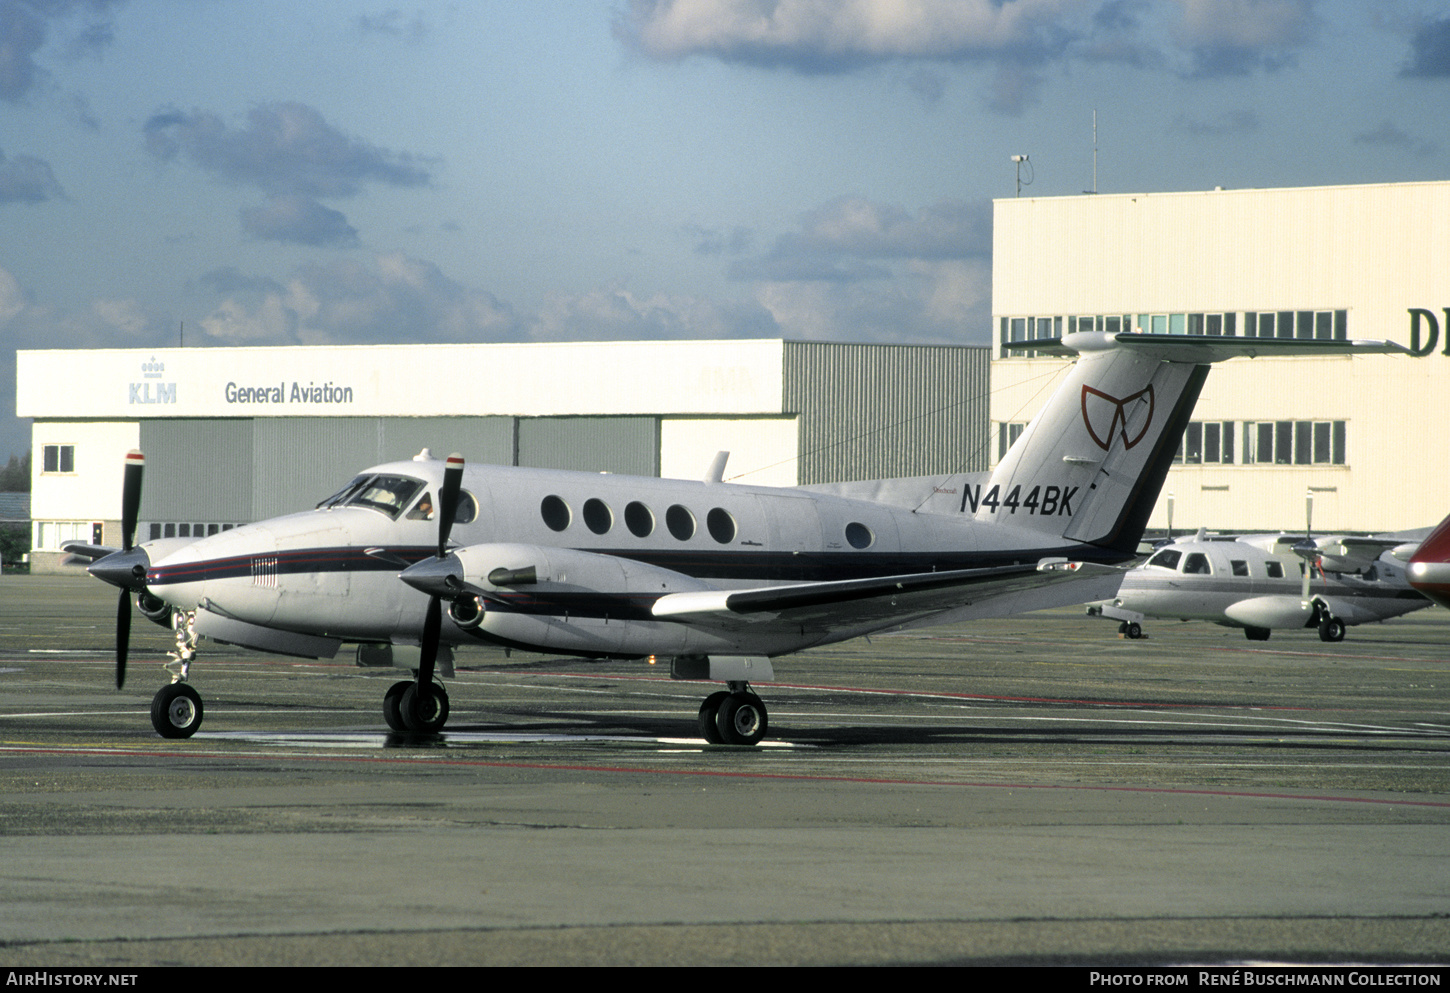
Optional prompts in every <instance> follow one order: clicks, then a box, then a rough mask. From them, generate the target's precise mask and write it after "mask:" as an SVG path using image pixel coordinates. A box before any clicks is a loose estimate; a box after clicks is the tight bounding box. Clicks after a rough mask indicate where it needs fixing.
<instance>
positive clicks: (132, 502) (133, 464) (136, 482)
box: [121, 448, 146, 552]
mask: <svg viewBox="0 0 1450 993" xmlns="http://www.w3.org/2000/svg"><path fill="white" fill-rule="evenodd" d="M145 472H146V456H145V455H143V454H141V452H140V450H139V449H134V448H133V449H132V450H131V451H129V452H127V453H126V468H125V471H124V475H123V476H122V477H121V551H123V552H128V551H130V550H131V546H132V545H133V544H135V542H136V517H137V515H138V514H139V513H140V512H141V477H142V476H143V475H144V474H145Z"/></svg>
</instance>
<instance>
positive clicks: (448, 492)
mask: <svg viewBox="0 0 1450 993" xmlns="http://www.w3.org/2000/svg"><path fill="white" fill-rule="evenodd" d="M462 486H463V456H462V455H460V454H458V453H457V452H454V453H453V454H452V455H450V456H448V462H447V463H446V464H445V465H444V468H443V487H442V489H440V490H439V491H438V557H439V558H440V559H441V558H442V557H443V556H444V555H445V554H447V550H448V534H449V532H451V531H452V530H453V519H454V517H456V516H457V515H458V491H459V489H460V488H461V487H462Z"/></svg>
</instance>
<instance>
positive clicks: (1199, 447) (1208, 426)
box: [1173, 421, 1234, 465]
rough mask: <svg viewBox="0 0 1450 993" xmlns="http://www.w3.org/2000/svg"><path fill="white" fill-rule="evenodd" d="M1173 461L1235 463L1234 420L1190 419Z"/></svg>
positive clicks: (1193, 463)
mask: <svg viewBox="0 0 1450 993" xmlns="http://www.w3.org/2000/svg"><path fill="white" fill-rule="evenodd" d="M1173 461H1174V462H1176V463H1178V464H1179V465H1205V464H1207V465H1233V463H1234V422H1233V421H1190V422H1189V423H1188V429H1187V430H1185V431H1184V432H1183V440H1182V442H1180V443H1179V445H1178V454H1177V455H1175V456H1174V458H1173Z"/></svg>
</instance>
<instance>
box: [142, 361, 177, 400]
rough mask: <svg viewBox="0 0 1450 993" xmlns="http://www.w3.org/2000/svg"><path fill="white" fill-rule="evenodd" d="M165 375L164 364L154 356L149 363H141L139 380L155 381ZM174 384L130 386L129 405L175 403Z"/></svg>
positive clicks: (146, 383) (145, 383) (155, 383)
mask: <svg viewBox="0 0 1450 993" xmlns="http://www.w3.org/2000/svg"><path fill="white" fill-rule="evenodd" d="M164 375H166V363H165V362H160V361H158V360H157V359H156V356H154V355H153V356H152V357H151V359H150V361H148V362H142V363H141V378H142V379H145V380H157V379H160V378H161V377H162V376H164ZM175 402H176V384H175V383H157V382H144V383H132V384H131V403H175Z"/></svg>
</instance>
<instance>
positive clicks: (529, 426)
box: [16, 339, 988, 571]
mask: <svg viewBox="0 0 1450 993" xmlns="http://www.w3.org/2000/svg"><path fill="white" fill-rule="evenodd" d="M987 367H988V350H987V349H986V348H981V347H975V348H969V347H947V346H895V345H892V346H886V345H850V344H838V343H818V342H787V341H781V340H774V339H771V340H747V341H651V342H567V343H540V344H460V345H360V346H319V347H262V348H255V347H254V348H168V349H155V350H142V349H115V350H108V349H92V350H53V351H48V350H35V351H21V352H18V353H17V356H16V369H17V392H16V397H17V399H16V412H17V414H18V415H19V416H21V417H30V418H34V424H33V427H32V444H33V452H34V456H33V458H32V480H31V483H32V500H31V517H32V544H33V547H34V551H33V552H32V554H31V564H32V569H33V570H34V571H47V570H48V569H52V568H55V567H57V566H58V565H59V564H60V561H61V559H62V555H61V553H60V551H59V548H60V544H61V542H63V541H67V540H71V539H79V540H83V541H91V542H95V543H98V544H108V545H119V544H120V540H121V539H120V531H119V517H120V494H121V477H122V464H123V459H124V456H125V453H126V452H127V451H129V450H131V449H135V448H139V449H141V450H142V451H144V452H145V453H146V457H147V469H146V479H145V484H144V487H143V495H142V502H141V511H140V522H139V524H140V526H139V528H138V540H140V541H145V540H148V539H151V538H160V537H173V536H176V537H190V536H196V535H200V534H209V533H214V532H216V531H218V530H222V529H225V528H228V527H232V526H234V525H237V524H242V523H247V522H250V521H254V520H261V519H264V518H267V517H273V516H276V515H278V514H284V513H290V512H293V511H297V510H305V509H308V508H310V507H312V506H313V505H314V504H315V503H317V501H319V500H321V499H323V498H324V497H326V496H328V495H329V494H330V493H332V492H334V491H335V490H336V489H337V488H338V487H340V486H341V485H342V484H343V483H345V482H346V481H347V480H348V479H350V478H352V476H353V474H354V473H355V472H356V471H357V470H359V469H361V468H364V467H366V466H369V465H375V464H378V463H382V462H387V461H392V460H396V459H406V458H410V457H412V456H413V455H415V454H417V453H418V452H419V450H420V449H422V448H424V447H427V448H429V449H431V451H432V452H433V453H434V455H435V456H436V457H439V458H442V457H444V456H446V455H447V454H448V453H449V452H453V451H459V452H462V453H463V455H464V456H465V458H467V459H468V460H469V461H474V462H488V463H494V464H502V465H519V466H535V467H544V468H556V469H581V470H588V471H596V472H615V473H624V474H631V475H644V476H664V477H673V478H685V479H698V478H701V477H703V475H704V474H705V472H706V470H707V469H708V468H709V465H710V463H711V461H712V459H713V458H714V456H715V453H716V452H718V451H721V450H724V451H729V452H730V453H731V455H730V461H729V464H728V466H727V469H726V473H725V478H726V480H727V481H731V480H738V481H740V482H745V483H752V484H758V485H767V486H794V485H797V484H800V483H811V482H827V481H836V480H849V479H867V478H880V477H889V476H913V475H927V474H934V473H943V474H945V473H950V472H961V471H971V470H974V469H982V468H985V467H986V458H987V448H988V445H987V430H986V420H987V407H986V400H985V397H986V394H987ZM943 389H945V390H946V391H947V393H948V394H949V396H951V397H953V398H955V402H951V403H944V402H943V395H942V392H941V391H942V390H943Z"/></svg>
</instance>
